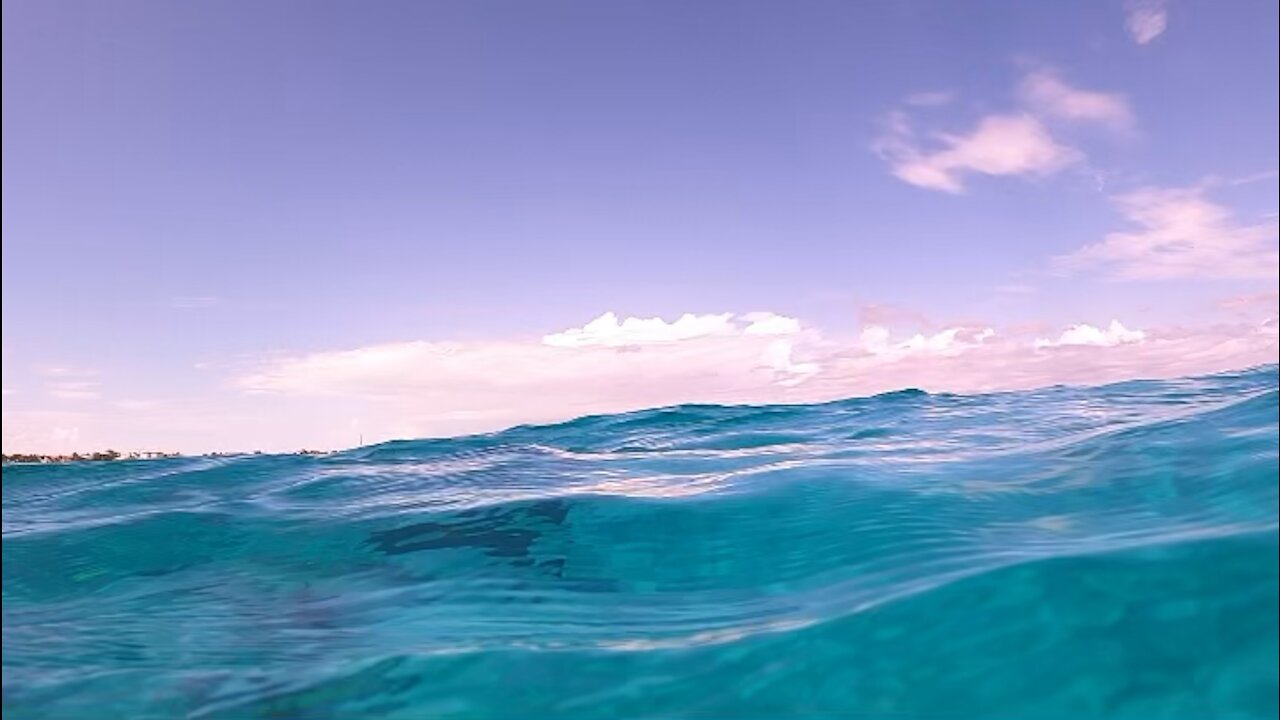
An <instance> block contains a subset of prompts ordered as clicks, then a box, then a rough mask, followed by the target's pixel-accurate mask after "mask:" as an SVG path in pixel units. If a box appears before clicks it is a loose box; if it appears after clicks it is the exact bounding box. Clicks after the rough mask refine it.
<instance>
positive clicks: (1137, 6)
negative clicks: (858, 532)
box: [1124, 0, 1169, 45]
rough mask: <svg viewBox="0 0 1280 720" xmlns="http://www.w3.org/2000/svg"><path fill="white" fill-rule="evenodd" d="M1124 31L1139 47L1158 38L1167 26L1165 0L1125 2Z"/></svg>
mask: <svg viewBox="0 0 1280 720" xmlns="http://www.w3.org/2000/svg"><path fill="white" fill-rule="evenodd" d="M1125 15H1126V17H1125V23H1124V26H1125V29H1126V30H1128V31H1129V35H1130V36H1131V37H1132V38H1133V40H1134V42H1136V43H1138V44H1139V45H1146V44H1147V43H1149V42H1151V41H1152V40H1155V39H1156V38H1158V37H1160V35H1162V34H1163V33H1164V31H1165V28H1166V27H1167V26H1168V24H1169V10H1168V2H1167V0H1127V2H1125Z"/></svg>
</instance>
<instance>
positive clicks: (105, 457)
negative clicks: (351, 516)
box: [3, 450, 326, 465]
mask: <svg viewBox="0 0 1280 720" xmlns="http://www.w3.org/2000/svg"><path fill="white" fill-rule="evenodd" d="M261 454H262V451H261V450H254V451H253V452H210V453H202V454H200V455H183V454H182V453H175V452H125V453H122V452H118V451H116V450H105V451H103V452H95V453H85V454H81V453H71V454H70V455H42V454H37V453H14V454H13V455H8V454H6V455H4V456H3V457H4V464H5V465H9V464H12V463H29V464H51V463H73V462H111V461H114V460H159V459H162V458H180V457H206V458H211V457H234V456H236V455H261ZM281 454H282V455H287V454H293V455H324V454H326V453H325V452H324V451H323V450H299V451H297V452H295V453H281Z"/></svg>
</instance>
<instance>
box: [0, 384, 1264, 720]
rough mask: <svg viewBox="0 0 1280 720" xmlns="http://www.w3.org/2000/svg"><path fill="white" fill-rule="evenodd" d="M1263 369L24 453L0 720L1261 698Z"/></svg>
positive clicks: (1018, 713) (1071, 707)
mask: <svg viewBox="0 0 1280 720" xmlns="http://www.w3.org/2000/svg"><path fill="white" fill-rule="evenodd" d="M1278 405H1280V396H1278V392H1277V369H1276V368H1275V367H1274V366H1272V367H1267V368H1262V369H1258V370H1254V371H1248V372H1242V373H1236V374H1227V375H1220V376H1215V377H1210V378H1198V379H1188V380H1181V381H1173V382H1133V383H1124V384H1119V385H1112V386H1108V387H1103V388H1093V389H1065V388H1055V389H1048V390H1042V391H1036V392H1027V393H1010V394H999V395H986V396H972V397H962V396H949V395H926V394H924V393H918V392H911V391H907V392H901V393H893V394H889V395H881V396H878V397H873V398H865V399H855V400H847V401H842V402H837V403H829V404H824V405H812V406H774V407H762V408H750V407H715V406H683V407H678V408H670V409H664V410H653V411H645V412H638V413H630V414H625V415H614V416H601V417H590V418H582V419H579V420H575V421H572V422H569V423H564V424H560V425H554V426H545V427H523V428H516V429H513V430H510V431H506V432H502V433H497V434H493V435H487V436H479V437H467V438H459V439H453V440H429V441H412V442H396V443H389V444H385V445H380V446H376V447H371V448H363V449H360V450H353V451H349V452H345V453H340V454H335V455H330V456H325V457H296V456H286V457H278V456H252V457H239V458H223V459H180V460H160V461H141V462H117V463H108V464H84V465H63V466H8V467H5V468H4V471H3V500H4V518H3V531H4V543H3V548H4V550H3V552H4V558H3V560H4V562H3V580H4V585H3V588H4V589H3V593H4V596H3V601H4V602H3V620H4V637H3V640H4V653H3V670H4V685H3V690H4V713H5V716H6V717H7V718H64V717H65V718H89V717H95V718H101V717H127V718H153V717H154V718H171V717H207V718H299V719H307V718H363V717H370V718H373V717H379V718H381V717H386V718H413V719H415V720H416V719H418V718H427V717H433V718H434V717H440V718H449V717H493V718H539V717H570V718H572V717H582V718H622V717H663V718H680V717H688V718H712V717H715V718H721V717H724V718H746V717H799V716H803V717H850V716H855V717H868V718H879V717H885V718H970V717H972V718H1021V719H1027V718H1058V717H1061V718H1084V717H1089V718H1093V717H1099V718H1101V717H1108V718H1144V719H1145V718H1156V717H1176V718H1196V719H1203V718H1253V717H1257V718H1274V717H1276V715H1277V712H1278V710H1277V691H1278V689H1280V688H1278V682H1277V636H1278V632H1277V603H1278V595H1280V593H1278V588H1277V586H1278V580H1277V560H1278V557H1277V473H1278V470H1277V434H1278V421H1277V408H1278Z"/></svg>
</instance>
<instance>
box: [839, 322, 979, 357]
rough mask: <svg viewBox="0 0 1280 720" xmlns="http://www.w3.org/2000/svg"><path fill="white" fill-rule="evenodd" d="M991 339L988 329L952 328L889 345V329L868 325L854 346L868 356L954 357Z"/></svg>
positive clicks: (918, 334)
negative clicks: (932, 355)
mask: <svg viewBox="0 0 1280 720" xmlns="http://www.w3.org/2000/svg"><path fill="white" fill-rule="evenodd" d="M994 336H995V330H994V329H992V328H964V327H952V328H947V329H945V330H941V331H939V332H937V333H934V334H933V335H924V334H921V333H917V334H915V335H913V336H911V337H910V338H908V339H906V340H902V341H899V342H892V341H891V340H890V333H889V329H888V328H886V327H884V326H881V325H868V326H867V327H865V328H863V329H862V334H861V335H860V336H859V337H858V345H859V347H861V348H862V349H863V350H864V351H865V352H867V353H868V354H870V355H876V356H887V357H900V356H902V355H906V354H909V353H934V354H938V355H956V354H959V353H961V352H964V351H965V350H967V349H969V348H972V347H976V346H978V345H981V344H983V343H984V342H986V341H987V340H988V339H989V338H991V337H994Z"/></svg>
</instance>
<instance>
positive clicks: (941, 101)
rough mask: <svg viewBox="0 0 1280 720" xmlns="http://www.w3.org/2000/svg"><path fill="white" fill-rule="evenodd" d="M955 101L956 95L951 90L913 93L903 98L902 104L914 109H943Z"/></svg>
mask: <svg viewBox="0 0 1280 720" xmlns="http://www.w3.org/2000/svg"><path fill="white" fill-rule="evenodd" d="M955 99H956V94H955V93H954V92H952V91H950V90H934V91H928V92H918V93H912V94H910V95H908V96H906V97H905V98H903V100H902V102H904V103H906V104H907V105H912V106H914V107H941V106H942V105H949V104H950V103H951V101H952V100H955Z"/></svg>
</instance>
